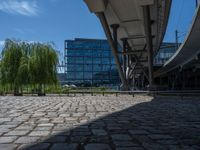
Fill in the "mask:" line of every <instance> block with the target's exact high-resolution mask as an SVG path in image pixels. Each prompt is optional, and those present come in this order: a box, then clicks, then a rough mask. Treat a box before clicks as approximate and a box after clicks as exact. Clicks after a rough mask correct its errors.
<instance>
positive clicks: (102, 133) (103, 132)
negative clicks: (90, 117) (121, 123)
mask: <svg viewBox="0 0 200 150" xmlns="http://www.w3.org/2000/svg"><path fill="white" fill-rule="evenodd" d="M92 133H93V134H94V135H98V136H101V135H107V132H106V131H105V130H103V129H92Z"/></svg>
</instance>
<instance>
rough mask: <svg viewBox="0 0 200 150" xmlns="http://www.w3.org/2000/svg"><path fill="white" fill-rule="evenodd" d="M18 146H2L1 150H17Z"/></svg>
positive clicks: (0, 146)
mask: <svg viewBox="0 0 200 150" xmlns="http://www.w3.org/2000/svg"><path fill="white" fill-rule="evenodd" d="M16 147H17V145H16V144H0V150H15V148H16Z"/></svg>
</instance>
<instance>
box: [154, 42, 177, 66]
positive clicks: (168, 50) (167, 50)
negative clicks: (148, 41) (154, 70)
mask: <svg viewBox="0 0 200 150" xmlns="http://www.w3.org/2000/svg"><path fill="white" fill-rule="evenodd" d="M179 45H180V44H179ZM176 49H177V44H176V43H167V42H164V43H162V44H161V47H160V50H159V52H158V53H157V55H156V57H155V59H154V65H163V64H164V63H165V62H166V61H167V60H169V58H171V57H172V55H173V54H174V53H175V52H176Z"/></svg>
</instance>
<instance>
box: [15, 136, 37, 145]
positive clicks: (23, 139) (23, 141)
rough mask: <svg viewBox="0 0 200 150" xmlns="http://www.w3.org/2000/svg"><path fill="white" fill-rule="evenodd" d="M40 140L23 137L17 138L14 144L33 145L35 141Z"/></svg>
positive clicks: (34, 137)
mask: <svg viewBox="0 0 200 150" xmlns="http://www.w3.org/2000/svg"><path fill="white" fill-rule="evenodd" d="M39 139H40V137H36V136H32V137H31V136H23V137H20V138H18V139H17V140H16V141H15V143H17V144H27V143H34V142H36V141H38V140H39Z"/></svg>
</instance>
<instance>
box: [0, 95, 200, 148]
mask: <svg viewBox="0 0 200 150" xmlns="http://www.w3.org/2000/svg"><path fill="white" fill-rule="evenodd" d="M199 110H200V101H198V100H197V99H194V98H193V97H192V98H187V99H183V100H179V99H178V98H173V97H172V98H171V97H170V98H166V97H164V98H153V99H152V97H149V96H143V95H136V96H135V97H134V98H133V97H132V96H128V95H119V96H118V97H116V96H111V95H106V96H99V95H98V96H89V95H86V96H81V95H77V96H75V97H67V96H63V97H57V96H46V97H33V96H24V97H13V96H6V97H0V143H1V144H0V145H1V146H0V150H2V149H6V148H7V149H9V148H10V149H14V148H15V147H16V146H17V148H18V149H23V148H25V147H27V148H26V149H27V150H30V149H50V148H53V146H55V147H60V146H59V145H55V144H67V143H76V144H77V145H79V146H78V148H79V149H83V148H90V149H92V148H93V147H95V148H97V147H98V146H99V145H98V144H103V145H104V146H105V145H106V146H105V147H106V148H108V147H109V149H118V150H126V149H128V150H131V149H136V150H137V149H138V150H141V149H143V148H145V149H146V150H152V149H153V150H160V149H161V150H165V149H167V150H171V149H180V150H188V149H190V150H193V149H194V150H198V149H200V147H199V146H200V145H199V141H200V138H199V133H200V128H199V127H200V117H199V116H200V111H199ZM3 143H4V144H3ZM16 144H17V145H16ZM31 144H35V145H34V147H33V146H31ZM109 144H110V145H109ZM67 145H69V144H67ZM103 145H101V146H99V147H100V148H103V147H104V146H103Z"/></svg>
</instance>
